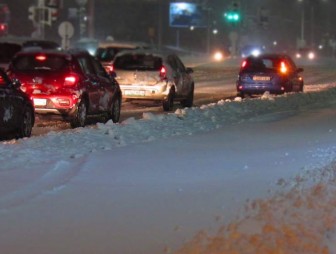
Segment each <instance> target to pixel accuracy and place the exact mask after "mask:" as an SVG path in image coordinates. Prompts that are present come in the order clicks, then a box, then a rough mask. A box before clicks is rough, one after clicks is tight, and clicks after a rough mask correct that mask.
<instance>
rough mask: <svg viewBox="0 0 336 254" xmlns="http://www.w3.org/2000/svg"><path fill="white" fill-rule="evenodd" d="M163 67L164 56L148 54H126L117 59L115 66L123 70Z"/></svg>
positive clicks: (155, 69) (150, 69) (151, 69)
mask: <svg viewBox="0 0 336 254" xmlns="http://www.w3.org/2000/svg"><path fill="white" fill-rule="evenodd" d="M161 67H162V58H161V57H159V56H154V55H148V54H126V55H122V56H119V57H117V58H116V59H115V62H114V68H115V69H122V70H149V71H157V70H160V69H161Z"/></svg>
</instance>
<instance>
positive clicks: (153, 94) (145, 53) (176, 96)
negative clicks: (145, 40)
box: [113, 50, 194, 111]
mask: <svg viewBox="0 0 336 254" xmlns="http://www.w3.org/2000/svg"><path fill="white" fill-rule="evenodd" d="M113 70H114V71H115V72H116V79H117V80H118V82H119V84H120V88H121V90H122V93H123V98H125V99H127V100H152V101H160V102H162V107H163V110H164V111H170V110H172V109H173V105H174V101H180V103H181V105H182V106H184V107H191V106H192V105H193V99H194V80H193V78H192V76H191V73H192V72H193V70H192V69H191V68H186V67H185V66H184V64H183V63H182V61H181V60H180V58H179V57H178V56H177V55H175V54H168V55H166V54H164V53H162V52H156V51H152V50H133V51H125V52H120V53H119V54H117V55H116V57H115V59H114V61H113Z"/></svg>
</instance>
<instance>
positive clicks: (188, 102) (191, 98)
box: [181, 84, 194, 108]
mask: <svg viewBox="0 0 336 254" xmlns="http://www.w3.org/2000/svg"><path fill="white" fill-rule="evenodd" d="M193 103H194V84H193V85H192V87H191V90H190V92H189V94H188V96H187V98H186V99H184V100H182V101H181V105H182V107H187V108H190V107H192V106H193Z"/></svg>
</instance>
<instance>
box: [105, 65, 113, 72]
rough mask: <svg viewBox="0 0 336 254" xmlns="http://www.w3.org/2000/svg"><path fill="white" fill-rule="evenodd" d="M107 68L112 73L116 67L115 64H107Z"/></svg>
mask: <svg viewBox="0 0 336 254" xmlns="http://www.w3.org/2000/svg"><path fill="white" fill-rule="evenodd" d="M105 70H106V71H107V72H108V73H111V72H112V71H114V67H113V65H106V66H105Z"/></svg>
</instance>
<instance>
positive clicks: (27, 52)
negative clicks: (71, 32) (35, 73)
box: [16, 47, 90, 57]
mask: <svg viewBox="0 0 336 254" xmlns="http://www.w3.org/2000/svg"><path fill="white" fill-rule="evenodd" d="M35 54H53V55H60V56H64V57H70V56H78V55H90V53H89V52H88V51H86V50H83V49H69V50H56V49H40V48H34V47H33V48H30V49H26V50H23V51H20V52H18V53H17V55H16V56H22V55H35Z"/></svg>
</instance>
